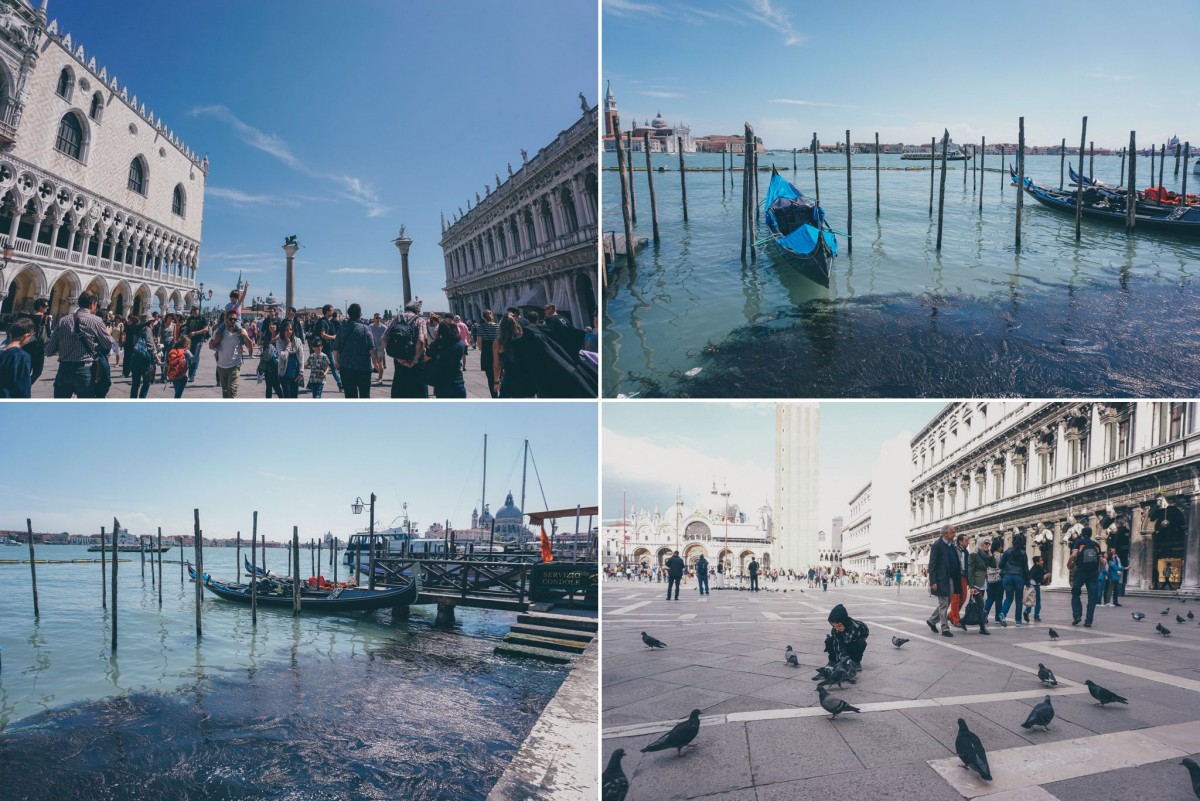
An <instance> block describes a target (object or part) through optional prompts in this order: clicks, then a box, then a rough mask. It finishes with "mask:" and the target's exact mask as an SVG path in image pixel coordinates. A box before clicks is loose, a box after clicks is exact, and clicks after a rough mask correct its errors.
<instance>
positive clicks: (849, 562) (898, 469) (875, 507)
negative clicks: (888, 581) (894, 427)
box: [841, 439, 909, 574]
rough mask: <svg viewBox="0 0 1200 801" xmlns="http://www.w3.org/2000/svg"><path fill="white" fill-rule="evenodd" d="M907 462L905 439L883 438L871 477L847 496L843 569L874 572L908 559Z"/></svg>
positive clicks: (842, 554) (843, 537) (907, 451)
mask: <svg viewBox="0 0 1200 801" xmlns="http://www.w3.org/2000/svg"><path fill="white" fill-rule="evenodd" d="M908 462H909V448H908V443H907V442H905V441H904V440H901V439H893V440H889V441H887V442H884V443H883V445H882V446H881V447H880V449H879V455H878V456H877V457H876V459H875V461H874V462H873V463H872V464H871V480H870V481H868V482H867V484H866V486H864V487H863V488H862V489H860V490H859V491H858V492H856V493H855V494H854V496H853V497H852V498H850V503H849V507H850V514H849V518H848V519H849V521H850V522H849V525H848V526H847V527H846V530H845V532H843V536H842V543H841V551H842V553H841V556H842V567H844V568H845V569H846V570H848V571H850V572H852V573H863V574H865V573H876V572H878V571H881V570H884V569H886V568H892V567H895V566H897V565H903V564H904V563H906V562H907V561H908V560H907V552H908V540H907V535H908V516H907V510H906V509H905V507H906V506H907V505H908V481H909V469H908Z"/></svg>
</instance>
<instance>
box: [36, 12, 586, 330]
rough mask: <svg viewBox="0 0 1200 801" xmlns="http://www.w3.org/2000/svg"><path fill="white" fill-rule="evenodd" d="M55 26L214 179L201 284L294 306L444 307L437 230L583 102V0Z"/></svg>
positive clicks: (103, 18)
mask: <svg viewBox="0 0 1200 801" xmlns="http://www.w3.org/2000/svg"><path fill="white" fill-rule="evenodd" d="M49 10H50V16H51V17H52V18H57V19H58V22H59V29H60V31H63V32H70V33H71V34H72V38H73V40H74V43H75V44H76V45H78V44H83V46H84V48H85V50H86V52H87V54H88V57H89V58H90V57H91V56H92V55H95V56H96V60H97V64H98V65H105V66H107V68H108V74H109V76H112V75H114V74H115V75H116V76H118V77H119V79H120V81H121V83H122V84H126V85H128V87H129V91H130V94H131V95H132V94H136V95H137V96H138V99H139V101H145V103H146V107H147V109H148V110H152V111H154V112H155V113H156V114H157V115H159V116H161V117H162V118H163V119H164V120H165V121H166V122H167V124H168V125H169V126H170V127H171V128H172V130H174V131H175V132H176V133H177V134H179V135H180V136H181V137H182V138H183V140H184V141H185V142H186V143H187V144H188V145H190V146H191V147H192V149H193V150H195V151H196V152H197V153H198V154H201V155H203V154H207V155H208V157H209V160H210V162H211V169H210V172H209V175H208V192H207V196H206V199H205V209H204V212H205V214H204V231H203V246H202V251H201V270H200V273H199V280H202V281H204V282H205V284H206V286H213V287H216V288H217V292H216V295H217V296H221V295H225V294H227V289H228V288H232V287H233V285H234V284H235V283H236V281H237V275H238V270H239V269H243V270H245V274H246V277H247V278H248V279H249V280H250V281H251V290H252V294H262V295H266V294H267V292H269V291H273V292H274V293H275V294H276V295H277V296H278V297H280V298H282V297H283V293H284V284H285V282H284V266H283V265H284V255H283V250H282V249H281V246H282V244H283V239H284V237H285V236H288V235H290V234H296V235H297V236H298V237H299V241H300V244H301V245H303V246H304V249H303V250H301V251H300V252H299V254H298V255H297V257H296V286H297V289H296V299H297V303H298V305H300V304H304V305H319V304H321V303H324V302H326V301H328V302H332V303H333V304H334V305H336V306H343V304H344V303H345V301H347V300H349V301H350V302H354V301H355V300H357V301H359V302H361V303H362V304H363V307H364V311H366V312H367V313H370V312H371V311H375V310H379V311H382V310H383V309H384V308H392V309H395V308H397V307H398V306H399V305H400V301H401V298H402V284H401V280H400V267H399V264H400V256H399V252H398V251H397V250H396V248H395V246H394V245H393V244H392V240H393V239H395V238H396V236H397V233H398V231H399V228H400V225H401V224H402V223H403V224H405V225H406V226H407V234H408V236H409V237H411V238H412V240H413V245H412V250H411V252H410V255H409V261H410V266H411V270H412V282H413V292H414V294H416V295H418V296H420V297H422V298H424V299H426V300H427V303H426V309H439V308H442V309H444V308H446V302H445V297H444V295H442V292H441V287H442V285H443V281H444V278H445V268H444V262H443V260H442V251H441V248H440V247H438V245H437V242H438V240H439V238H440V236H441V228H440V224H439V213H440V212H446V213H447V216H448V217H449V216H450V214H451V213H453V212H454V211H455V210H456V209H457V208H458V207H459V206H462V207H463V209H464V211H465V209H466V205H467V200H468V198H470V199H471V202H472V203H474V197H475V192H477V191H478V192H479V193H480V195H483V194H484V184H485V183H489V184H492V186H493V188H494V186H495V178H494V176H495V175H496V174H500V175H501V176H504V175H506V174H507V168H506V165H507V164H508V163H512V164H513V168H514V169H517V168H519V167H520V165H521V153H520V150H521V148H524V149H526V150H527V151H529V154H530V156H531V157H532V156H533V154H534V153H536V152H537V151H538V150H539V149H540V148H542V147H543V146H544V145H546V144H548V143H549V142H550V141H551V140H553V139H554V137H555V136H556V135H557V134H558V132H559V131H561V130H563V129H565V128H567V127H569V126H570V125H571V124H572V123H574V122H575V120H576V119H578V116H579V113H580V111H579V100H578V97H577V95H578V93H579V92H583V93H584V94H585V95H586V97H587V98H588V101H589V103H593V104H594V103H595V102H596V100H597V92H598V88H597V76H596V65H597V25H598V16H597V10H596V5H595V2H594V0H519V2H510V3H498V2H491V1H490V0H461V1H460V2H454V3H441V2H433V0H421V1H420V2H397V0H349V1H348V2H340V3H329V2H325V1H324V0H254V2H244V1H239V0H203V1H202V2H201V1H200V0H185V1H184V2H162V0H122V2H120V3H101V2H95V0H51V3H50V6H49Z"/></svg>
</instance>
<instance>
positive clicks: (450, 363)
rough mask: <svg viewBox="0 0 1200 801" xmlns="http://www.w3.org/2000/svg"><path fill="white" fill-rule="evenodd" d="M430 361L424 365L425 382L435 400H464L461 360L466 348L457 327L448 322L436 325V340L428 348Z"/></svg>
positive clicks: (464, 389)
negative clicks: (427, 382) (429, 386)
mask: <svg viewBox="0 0 1200 801" xmlns="http://www.w3.org/2000/svg"><path fill="white" fill-rule="evenodd" d="M429 354H430V356H431V360H430V361H429V362H427V363H426V365H425V370H426V380H427V381H429V382H430V385H431V386H432V387H433V394H434V397H436V398H465V397H467V386H466V384H465V383H464V381H463V373H462V360H463V359H464V358H466V354H467V346H466V345H465V344H464V343H463V341H462V339H461V338H460V337H459V331H458V326H457V325H456V324H455V323H453V322H451V321H450V320H442V321H441V322H440V323H439V324H438V332H437V338H436V339H435V340H434V341H433V344H432V345H430V346H429Z"/></svg>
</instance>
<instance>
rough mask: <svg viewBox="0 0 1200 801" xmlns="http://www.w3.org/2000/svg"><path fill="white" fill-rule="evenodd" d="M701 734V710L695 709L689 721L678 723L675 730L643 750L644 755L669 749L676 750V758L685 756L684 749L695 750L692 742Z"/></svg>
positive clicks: (689, 716)
mask: <svg viewBox="0 0 1200 801" xmlns="http://www.w3.org/2000/svg"><path fill="white" fill-rule="evenodd" d="M699 733H700V710H699V709H693V710H692V714H690V715H688V719H687V720H685V721H684V722H683V723H677V724H676V725H675V727H674V728H673V729H671V730H670V731H669V732H667V733H666V734H664V735H663V736H662V737H659V738H658V739H657V740H655V741H654V742H652V743H650V745H648V746H646V747H645V748H643V749H642V753H643V754H646V753H649V752H651V751H666V750H667V749H668V748H674V749H675V756H677V757H681V756H683V749H684V747H685V746H686V747H688V748H695V747H696V746H694V745H691V744H690V743H691V742H692V740H695V739H696V735H697V734H699Z"/></svg>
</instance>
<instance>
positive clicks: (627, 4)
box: [604, 0, 667, 17]
mask: <svg viewBox="0 0 1200 801" xmlns="http://www.w3.org/2000/svg"><path fill="white" fill-rule="evenodd" d="M604 10H605V11H608V12H611V13H613V14H616V15H617V16H618V17H627V16H635V15H638V14H646V15H649V16H652V17H665V16H666V15H667V10H666V9H665V8H663V7H662V6H661V5H658V4H657V3H636V2H634V0H604Z"/></svg>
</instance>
